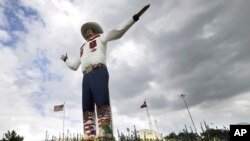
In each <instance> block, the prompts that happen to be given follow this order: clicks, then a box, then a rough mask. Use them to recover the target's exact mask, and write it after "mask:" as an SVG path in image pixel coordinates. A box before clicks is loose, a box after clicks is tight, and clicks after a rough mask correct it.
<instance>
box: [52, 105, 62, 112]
mask: <svg viewBox="0 0 250 141" xmlns="http://www.w3.org/2000/svg"><path fill="white" fill-rule="evenodd" d="M63 108H64V104H62V105H56V106H54V112H59V111H63Z"/></svg>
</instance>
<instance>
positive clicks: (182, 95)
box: [181, 94, 198, 135]
mask: <svg viewBox="0 0 250 141" xmlns="http://www.w3.org/2000/svg"><path fill="white" fill-rule="evenodd" d="M181 97H182V98H183V101H184V103H185V105H186V108H187V111H188V114H189V117H190V119H191V121H192V123H193V126H194V130H195V133H196V134H197V135H198V133H197V130H196V127H195V125H194V121H193V118H192V116H191V114H190V112H189V109H188V106H187V103H186V101H185V98H184V97H185V95H184V94H181Z"/></svg>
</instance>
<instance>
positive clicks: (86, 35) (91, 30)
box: [84, 29, 95, 40]
mask: <svg viewBox="0 0 250 141" xmlns="http://www.w3.org/2000/svg"><path fill="white" fill-rule="evenodd" d="M94 35H95V32H94V30H93V29H87V30H86V32H85V34H84V37H85V39H87V40H89V38H91V37H92V36H94Z"/></svg>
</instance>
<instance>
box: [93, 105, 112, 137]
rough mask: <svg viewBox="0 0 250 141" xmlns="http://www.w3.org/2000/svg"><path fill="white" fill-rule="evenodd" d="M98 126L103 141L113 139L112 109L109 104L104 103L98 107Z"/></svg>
mask: <svg viewBox="0 0 250 141" xmlns="http://www.w3.org/2000/svg"><path fill="white" fill-rule="evenodd" d="M97 117H98V127H99V135H98V138H99V139H101V140H102V141H112V140H113V130H112V119H111V110H110V106H109V105H102V106H99V107H97Z"/></svg>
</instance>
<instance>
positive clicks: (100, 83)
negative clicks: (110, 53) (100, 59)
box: [82, 67, 110, 112]
mask: <svg viewBox="0 0 250 141" xmlns="http://www.w3.org/2000/svg"><path fill="white" fill-rule="evenodd" d="M108 83H109V73H108V70H107V68H106V67H100V68H96V69H94V70H92V71H91V72H90V73H88V74H86V75H84V76H83V81H82V110H83V112H86V111H94V108H95V104H96V106H97V107H99V106H101V105H110V101H109V87H108Z"/></svg>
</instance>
